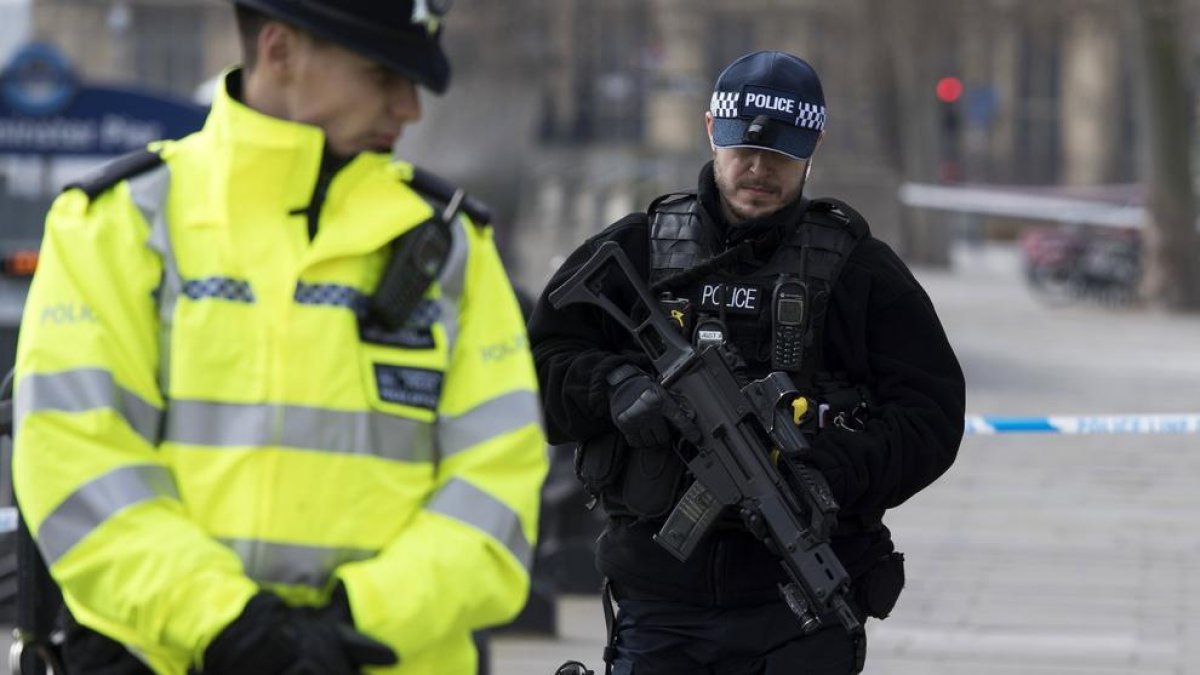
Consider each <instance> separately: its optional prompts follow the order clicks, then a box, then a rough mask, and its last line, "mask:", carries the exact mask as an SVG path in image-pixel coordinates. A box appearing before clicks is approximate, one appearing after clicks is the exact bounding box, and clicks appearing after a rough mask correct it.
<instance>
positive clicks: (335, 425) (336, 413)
mask: <svg viewBox="0 0 1200 675" xmlns="http://www.w3.org/2000/svg"><path fill="white" fill-rule="evenodd" d="M170 411H171V414H170V415H168V416H167V428H166V430H165V435H164V440H166V441H171V442H175V443H187V444H190V445H205V446H211V447H217V448H230V447H247V446H251V447H253V446H264V445H265V446H279V447H284V448H293V449H300V450H314V451H318V452H330V453H337V454H347V455H375V456H379V457H383V458H386V459H391V460H395V461H399V462H432V461H433V452H434V448H433V433H434V432H433V426H432V425H431V424H429V423H428V422H421V421H418V420H411V419H406V418H403V417H396V416H393V415H387V414H383V413H375V412H346V411H342V410H329V409H324V408H310V407H305V406H297V405H271V404H242V403H211V402H207V401H188V400H173V401H171V403H170Z"/></svg>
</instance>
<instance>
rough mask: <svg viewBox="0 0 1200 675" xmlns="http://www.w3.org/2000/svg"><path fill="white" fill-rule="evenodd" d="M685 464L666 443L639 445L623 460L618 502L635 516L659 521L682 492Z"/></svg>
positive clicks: (685, 473)
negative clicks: (619, 500)
mask: <svg viewBox="0 0 1200 675" xmlns="http://www.w3.org/2000/svg"><path fill="white" fill-rule="evenodd" d="M686 476H687V466H686V465H685V464H684V463H683V461H682V460H680V459H679V457H678V456H677V455H676V454H675V451H674V450H672V449H671V447H670V446H663V447H657V448H640V449H638V450H636V451H630V452H629V455H628V457H626V459H625V472H624V476H623V478H622V481H621V497H620V498H621V501H622V502H623V503H624V504H625V506H626V507H627V508H628V509H629V510H630V511H631V512H632V513H633V515H634V516H637V517H638V518H644V519H648V520H661V519H663V518H666V517H667V514H669V513H670V512H671V509H673V508H675V504H676V503H677V502H678V501H679V497H680V496H681V495H682V494H683V487H684V485H683V480H684V478H685V477H686Z"/></svg>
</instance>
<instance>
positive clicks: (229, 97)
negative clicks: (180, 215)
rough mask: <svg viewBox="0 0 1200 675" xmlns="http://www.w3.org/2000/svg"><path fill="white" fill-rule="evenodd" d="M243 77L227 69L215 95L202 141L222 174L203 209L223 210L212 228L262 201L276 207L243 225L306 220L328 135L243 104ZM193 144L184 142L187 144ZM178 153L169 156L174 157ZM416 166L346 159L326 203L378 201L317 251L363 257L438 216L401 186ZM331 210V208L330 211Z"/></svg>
mask: <svg viewBox="0 0 1200 675" xmlns="http://www.w3.org/2000/svg"><path fill="white" fill-rule="evenodd" d="M241 79H242V73H241V71H240V70H237V69H233V70H230V71H227V72H226V73H225V74H224V76H223V77H222V79H221V81H220V82H221V83H220V85H219V86H218V87H217V91H216V93H215V95H214V97H213V104H212V110H211V111H210V113H209V116H208V120H207V121H206V122H205V125H204V128H203V130H202V131H201V132H200V133H199V134H197V135H196V137H194V138H195V140H196V142H200V143H205V144H208V145H210V147H209V152H211V153H212V158H213V159H214V160H215V161H216V167H214V168H215V169H216V170H215V171H214V173H213V174H212V175H214V176H217V178H215V179H214V180H213V182H212V183H211V187H212V189H213V190H214V193H213V194H210V195H209V199H207V200H205V202H204V203H203V204H196V203H195V202H193V204H194V206H195V207H197V208H201V209H203V208H205V205H207V208H211V209H220V210H221V211H220V212H216V213H212V214H210V215H211V217H210V218H207V219H205V220H207V221H208V222H209V223H230V222H232V221H233V219H232V218H231V217H230V215H229V213H228V210H229V209H232V208H235V206H237V205H239V204H240V205H245V204H248V203H249V204H255V205H261V207H262V208H266V209H270V210H271V211H270V212H268V213H264V214H263V217H262V218H261V220H260V219H258V218H252V219H249V220H247V219H240V220H241V222H240V223H239V226H240V227H253V226H254V223H255V222H262V223H264V224H265V223H275V222H278V220H279V218H281V217H286V216H292V217H294V218H296V219H297V221H298V223H303V222H304V219H305V213H306V211H307V209H308V207H309V205H310V204H311V203H312V201H313V199H314V195H315V192H316V187H317V180H318V175H319V173H320V169H321V161H322V158H323V157H324V154H325V134H324V132H323V131H322V130H321V129H320V128H319V127H316V126H313V125H310V124H302V123H299V122H292V121H289V120H284V119H280V118H277V117H272V116H270V115H267V114H264V113H261V112H259V111H257V110H255V109H253V108H251V107H249V106H247V105H246V104H245V103H242V102H241V101H239V100H238V99H237V97H236V94H239V93H240V90H241ZM186 142H187V141H184V143H186ZM170 154H171V151H170V150H168V151H167V153H166V154H165V156H166V157H167V158H168V159H169V158H170ZM411 172H412V167H411V165H409V164H406V163H403V162H394V161H393V160H392V159H391V157H390V156H389V155H387V154H386V153H378V152H362V153H359V154H358V155H357V156H355V157H354V158H353V159H351V160H350V161H349V162H347V163H346V164H345V165H344V166H343V167H342V168H341V169H340V170H339V171H337V173H336V174H335V175H334V176H333V178H332V180H331V181H330V182H329V186H328V189H327V191H326V193H325V197H324V204H325V206H326V207H328V206H329V205H331V204H334V203H340V202H343V200H346V199H349V198H350V196H351V193H353V202H355V203H360V204H371V205H372V208H371V215H372V217H370V218H362V219H358V220H356V221H355V222H354V223H353V224H352V225H351V224H349V223H340V224H339V226H338V227H334V228H323V230H322V231H321V232H319V233H318V237H317V241H316V242H315V244H316V245H315V246H314V247H313V250H312V251H311V252H310V253H312V254H315V255H319V257H321V258H328V257H335V256H339V255H357V254H363V253H367V252H370V251H374V250H377V249H379V248H382V247H383V246H385V245H387V244H388V243H389V242H390V241H392V240H393V239H395V238H396V237H397V236H399V234H401V233H402V232H403V231H404V230H406V229H408V228H409V227H411V226H412V225H415V224H417V223H420V222H423V221H425V220H426V219H428V218H429V216H431V215H432V214H433V209H432V207H430V206H429V204H427V203H426V202H425V200H423V199H422V198H421V197H420V196H419V195H417V193H415V192H413V191H412V190H407V189H404V188H402V187H400V186H399V185H397V184H398V183H402V182H403V181H405V180H407V179H408V178H410V177H411ZM326 211H328V209H326Z"/></svg>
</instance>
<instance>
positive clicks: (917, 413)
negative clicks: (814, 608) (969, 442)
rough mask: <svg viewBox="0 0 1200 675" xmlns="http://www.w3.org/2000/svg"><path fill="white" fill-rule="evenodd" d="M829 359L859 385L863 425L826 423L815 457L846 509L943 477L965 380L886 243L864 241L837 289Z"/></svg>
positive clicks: (920, 292)
mask: <svg viewBox="0 0 1200 675" xmlns="http://www.w3.org/2000/svg"><path fill="white" fill-rule="evenodd" d="M825 355H826V362H827V364H828V365H829V366H830V368H831V369H840V370H843V371H844V372H846V373H847V374H848V376H849V379H850V381H851V382H854V383H857V384H866V386H867V388H868V390H869V391H870V395H871V408H870V410H869V412H868V421H867V424H866V429H865V430H862V431H849V430H846V429H842V428H838V427H827V428H825V429H823V430H822V431H821V432H819V433H818V434H817V436H816V438H815V439H814V441H813V450H814V453H813V457H814V459H813V463H814V464H815V465H816V466H817V468H818V469H820V470H821V472H822V474H824V475H825V477H826V478H827V479H828V480H829V483H830V486H831V488H832V489H833V491H834V496H835V497H836V498H837V499H838V501H839V503H840V504H841V505H842V508H843V510H845V511H847V512H851V513H853V512H861V511H876V510H882V509H888V508H892V507H894V506H897V505H898V504H900V503H902V502H904V501H905V500H906V499H908V498H909V497H911V496H913V495H914V494H916V493H917V492H918V491H920V490H921V489H922V488H924V487H925V486H927V485H929V484H930V483H932V482H933V481H934V480H935V479H936V478H937V477H938V476H940V475H942V474H943V473H944V472H945V471H946V470H947V469H948V468H949V467H950V465H951V464H952V463H953V462H954V458H955V456H956V454H957V452H958V446H959V443H960V441H961V440H962V434H963V419H964V418H963V415H964V411H965V406H966V392H965V390H966V385H965V382H964V380H963V374H962V369H961V368H960V366H959V363H958V359H957V358H956V357H955V355H954V351H953V349H952V348H951V347H950V343H949V341H948V340H947V338H946V333H945V331H944V330H943V328H942V325H941V322H940V321H939V320H938V317H937V313H936V312H935V311H934V308H933V304H932V302H930V300H929V297H928V296H927V295H926V293H925V291H924V289H922V288H921V286H920V284H919V283H918V282H917V280H916V279H915V278H913V276H912V273H911V272H910V271H909V270H908V268H907V267H906V266H905V265H904V263H903V262H902V261H901V260H900V259H899V257H897V256H896V254H895V253H894V252H892V250H891V249H890V248H888V247H887V245H885V244H884V243H882V242H880V241H878V240H875V239H867V240H865V241H864V242H862V243H860V244H859V246H858V247H857V248H856V249H855V250H854V252H853V253H852V254H851V256H850V258H849V259H848V260H847V263H846V267H845V269H844V270H843V272H842V275H841V276H840V277H839V280H838V282H837V284H836V286H835V288H834V291H833V295H832V299H831V303H830V309H829V315H828V319H827V324H826V331H825Z"/></svg>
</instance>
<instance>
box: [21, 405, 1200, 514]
mask: <svg viewBox="0 0 1200 675" xmlns="http://www.w3.org/2000/svg"><path fill="white" fill-rule="evenodd" d="M966 433H967V434H970V435H975V436H989V435H995V434H1198V433H1200V413H1197V414H1170V413H1168V414H1159V415H1051V416H1048V417H1007V416H1000V415H967V418H966ZM17 517H18V516H17V509H16V508H14V507H11V506H8V507H0V534H3V533H6V532H12V531H14V530H16V529H17Z"/></svg>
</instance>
